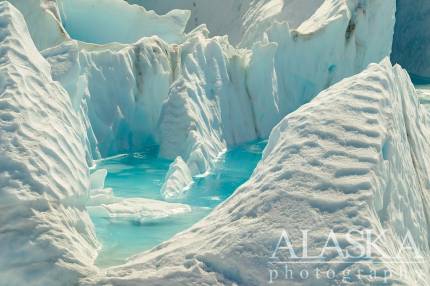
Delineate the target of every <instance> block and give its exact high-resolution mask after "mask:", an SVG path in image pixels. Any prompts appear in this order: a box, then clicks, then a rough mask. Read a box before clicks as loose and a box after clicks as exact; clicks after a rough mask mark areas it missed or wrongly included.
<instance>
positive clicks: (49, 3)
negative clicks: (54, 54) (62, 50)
mask: <svg viewBox="0 0 430 286" xmlns="http://www.w3.org/2000/svg"><path fill="white" fill-rule="evenodd" d="M8 2H10V3H12V4H13V5H14V6H15V7H16V8H18V10H19V11H20V12H21V13H22V14H23V16H24V18H25V21H26V22H27V27H28V29H29V31H30V35H31V37H32V39H33V41H34V44H35V45H36V47H37V48H38V49H39V50H44V49H46V48H49V47H53V46H55V45H58V44H60V43H61V42H63V41H65V40H67V39H69V35H68V33H67V32H66V30H65V29H64V28H63V26H62V24H61V19H60V14H59V11H58V7H57V3H56V1H55V0H8Z"/></svg>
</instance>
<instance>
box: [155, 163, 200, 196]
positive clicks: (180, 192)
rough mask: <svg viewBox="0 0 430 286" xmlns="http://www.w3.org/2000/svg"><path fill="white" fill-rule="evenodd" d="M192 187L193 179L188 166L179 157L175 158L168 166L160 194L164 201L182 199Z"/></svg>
mask: <svg viewBox="0 0 430 286" xmlns="http://www.w3.org/2000/svg"><path fill="white" fill-rule="evenodd" d="M192 185H193V178H192V176H191V171H190V169H189V168H188V165H187V164H186V163H185V162H184V160H183V159H182V158H181V157H177V158H176V160H175V161H174V162H173V163H172V164H171V165H170V168H169V171H168V172H167V174H166V180H165V181H164V184H163V186H162V187H161V190H160V192H161V195H162V196H163V197H164V199H165V200H167V201H170V200H176V199H180V198H182V197H184V196H185V195H186V192H187V190H189V189H190V187H191V186H192Z"/></svg>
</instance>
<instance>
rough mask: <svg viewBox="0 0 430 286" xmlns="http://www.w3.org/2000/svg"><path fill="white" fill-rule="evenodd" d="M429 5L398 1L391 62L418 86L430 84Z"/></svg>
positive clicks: (421, 0)
mask: <svg viewBox="0 0 430 286" xmlns="http://www.w3.org/2000/svg"><path fill="white" fill-rule="evenodd" d="M429 27H430V1H427V0H419V1H410V0H397V13H396V28H395V34H394V42H393V53H392V55H391V60H392V61H393V62H394V63H399V64H401V65H402V66H403V67H404V68H405V69H406V70H407V71H408V72H409V73H411V74H412V76H413V79H415V80H417V82H420V81H425V82H427V83H429V82H430V29H429Z"/></svg>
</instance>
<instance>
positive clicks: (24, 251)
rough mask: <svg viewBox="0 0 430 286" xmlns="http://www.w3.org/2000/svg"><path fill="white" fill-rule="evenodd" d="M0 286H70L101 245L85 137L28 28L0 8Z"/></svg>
mask: <svg viewBox="0 0 430 286" xmlns="http://www.w3.org/2000/svg"><path fill="white" fill-rule="evenodd" d="M0 19H1V24H0V46H1V63H2V64H1V67H0V94H1V96H0V98H1V102H0V105H1V108H0V118H1V120H0V138H1V139H0V142H1V144H0V148H1V160H0V161H1V164H0V178H1V179H0V196H1V198H2V199H1V200H0V206H1V215H0V225H1V231H0V245H1V255H0V269H1V271H0V281H2V282H1V283H7V284H8V285H53V281H56V279H58V277H61V279H62V280H63V281H64V283H66V284H67V283H68V284H75V283H77V281H78V279H79V277H82V276H86V275H89V274H90V273H94V272H95V271H96V268H95V267H94V260H95V257H96V255H97V250H98V247H99V245H98V242H97V240H96V237H95V234H94V229H93V224H92V222H91V220H90V218H89V216H88V213H87V211H86V208H85V205H86V200H87V196H88V187H89V173H88V167H87V161H86V153H87V150H86V148H85V146H86V145H85V137H86V135H85V130H84V129H83V124H82V122H81V121H80V117H78V116H77V115H76V113H75V111H74V109H73V107H72V105H71V102H70V99H69V95H68V94H67V92H66V91H65V90H64V89H63V88H62V87H61V85H60V84H59V83H57V82H55V81H53V80H52V78H51V73H50V66H49V64H48V62H47V61H46V60H45V59H44V58H43V57H42V56H41V55H40V54H39V52H38V51H37V49H36V47H35V45H34V44H33V42H32V41H31V38H30V34H29V32H28V30H27V27H26V25H25V21H24V19H23V17H22V15H21V14H20V13H19V11H18V10H17V9H16V8H14V7H13V6H12V5H11V4H10V3H9V2H5V1H2V2H0Z"/></svg>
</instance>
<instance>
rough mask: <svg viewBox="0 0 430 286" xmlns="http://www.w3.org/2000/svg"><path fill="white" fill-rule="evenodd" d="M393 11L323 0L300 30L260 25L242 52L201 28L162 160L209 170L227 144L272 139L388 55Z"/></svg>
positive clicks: (183, 48) (379, 0) (187, 48)
mask: <svg viewBox="0 0 430 286" xmlns="http://www.w3.org/2000/svg"><path fill="white" fill-rule="evenodd" d="M306 3H307V2H306ZM272 4H273V3H272ZM303 7H306V5H304V6H303ZM303 7H302V8H303ZM258 11H260V10H258ZM269 11H272V10H271V9H267V10H266V9H263V10H261V11H260V12H261V13H262V14H261V15H260V17H261V18H264V15H266V14H264V13H269ZM298 11H301V10H300V9H299V10H298ZM394 13H395V1H394V0H390V1H385V0H376V1H354V0H350V1H337V0H330V1H324V3H323V4H322V5H321V6H319V8H317V9H316V11H315V13H314V14H313V15H312V16H311V17H310V18H309V19H307V20H305V21H304V22H302V23H301V24H299V25H297V28H295V29H291V27H290V24H289V22H288V15H289V14H286V15H284V18H279V19H278V18H277V19H278V21H275V22H273V21H257V22H256V24H255V26H253V28H252V29H250V30H249V32H247V33H244V34H243V37H242V38H241V42H240V45H239V46H240V47H242V48H244V49H239V48H236V47H233V46H231V45H230V44H229V41H228V38H226V37H214V38H209V36H208V34H209V32H208V31H207V30H206V29H205V28H204V27H199V28H196V30H194V31H193V33H191V34H190V35H188V36H187V41H185V43H184V44H182V45H179V50H180V53H181V64H180V67H181V73H179V74H178V79H177V81H176V82H175V83H174V84H173V86H172V87H171V89H170V92H169V97H168V99H167V101H166V103H165V105H164V106H163V111H162V113H161V114H162V116H161V118H160V137H159V142H160V146H161V154H162V156H165V157H167V158H171V159H174V158H176V156H178V155H180V156H182V158H184V160H185V161H186V162H187V163H188V164H189V167H190V169H191V171H192V172H193V174H195V173H196V172H197V173H198V172H202V173H204V172H206V171H207V170H209V169H210V168H211V162H213V161H214V159H215V158H216V157H217V156H218V155H219V154H220V152H222V151H223V150H224V149H225V148H226V147H229V146H233V145H235V144H240V143H243V142H246V141H250V140H253V139H257V138H266V136H267V135H268V134H269V132H270V130H271V129H272V128H273V126H274V125H275V124H276V123H277V122H279V120H280V119H281V118H282V117H284V116H285V115H287V114H288V113H290V112H292V111H294V110H296V109H297V108H298V107H300V106H301V105H303V104H304V103H307V102H309V101H310V100H311V99H312V98H313V97H314V96H316V95H317V94H318V93H319V92H320V91H322V90H323V89H325V88H327V87H329V86H331V85H332V84H334V83H336V82H338V81H339V80H341V79H343V78H344V77H348V76H351V75H353V74H356V73H358V72H360V71H361V70H363V69H364V68H365V67H366V66H367V65H368V64H369V63H372V62H379V61H380V60H381V59H382V58H384V57H385V56H387V55H389V54H390V51H391V46H392V35H393V30H394ZM269 14H270V13H269ZM266 16H267V17H268V18H270V17H269V16H268V15H266ZM291 17H292V16H291ZM270 19H272V18H270ZM305 19H306V18H305ZM315 47H318V49H317V50H315Z"/></svg>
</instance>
